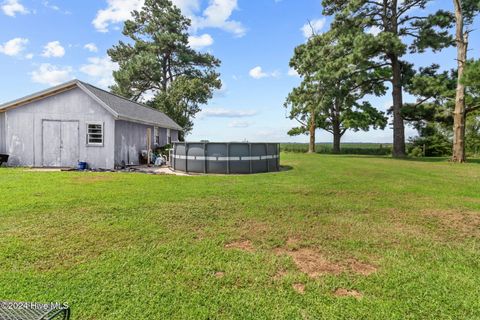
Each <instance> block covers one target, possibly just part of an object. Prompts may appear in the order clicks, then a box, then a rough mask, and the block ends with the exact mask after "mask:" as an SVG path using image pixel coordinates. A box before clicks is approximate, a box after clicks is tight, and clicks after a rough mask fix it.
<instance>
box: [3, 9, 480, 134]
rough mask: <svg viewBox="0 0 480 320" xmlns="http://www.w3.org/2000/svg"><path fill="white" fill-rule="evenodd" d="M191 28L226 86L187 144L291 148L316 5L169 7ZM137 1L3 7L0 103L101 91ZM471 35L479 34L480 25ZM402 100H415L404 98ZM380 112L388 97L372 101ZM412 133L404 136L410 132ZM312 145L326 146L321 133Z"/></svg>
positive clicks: (444, 61) (428, 57)
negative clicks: (49, 92)
mask: <svg viewBox="0 0 480 320" xmlns="http://www.w3.org/2000/svg"><path fill="white" fill-rule="evenodd" d="M174 3H176V4H177V5H178V6H179V7H180V8H181V9H182V11H183V13H184V14H185V15H187V16H189V17H190V18H191V19H192V21H193V27H192V30H191V36H192V38H191V43H192V45H194V46H196V47H197V48H198V49H199V50H205V51H208V52H211V53H212V54H214V55H215V56H216V57H218V58H219V59H221V60H222V66H221V68H220V70H219V71H220V73H221V75H222V76H221V77H222V81H223V84H224V87H223V89H222V90H220V91H219V92H217V93H216V94H215V97H214V99H212V100H211V101H210V103H209V104H208V105H207V106H204V111H203V112H202V113H201V114H199V115H198V117H197V119H196V120H195V126H194V130H193V132H192V134H191V135H190V136H188V137H187V139H188V140H201V139H209V140H212V141H229V140H232V141H234V140H244V139H246V140H249V141H296V142H306V141H307V140H308V138H307V136H298V137H289V136H288V135H287V133H286V132H287V131H288V130H289V128H291V127H292V126H294V125H295V122H293V121H291V120H288V119H287V118H286V111H285V109H284V108H283V102H284V100H285V97H286V96H287V94H288V93H289V92H290V90H291V89H292V88H293V87H294V86H296V85H297V84H298V83H299V82H300V79H299V78H298V77H296V76H295V75H294V74H292V73H291V72H289V67H288V62H289V59H290V57H291V56H292V53H293V49H294V48H295V46H297V45H299V44H301V43H302V42H304V41H305V39H306V38H305V34H304V31H303V30H302V27H303V26H304V25H305V24H306V23H307V22H308V21H311V22H312V23H313V24H314V25H315V26H316V27H317V28H318V31H319V32H322V31H325V30H327V29H328V25H329V18H325V17H322V14H321V13H322V8H321V4H320V3H321V1H320V0H301V1H299V0H255V1H252V0H174ZM140 5H141V0H82V1H60V0H48V1H46V0H0V30H2V32H1V33H0V66H1V70H2V73H1V77H0V93H1V94H0V102H6V101H9V100H13V99H16V98H18V97H21V96H24V95H27V94H29V93H32V92H35V91H38V90H42V89H44V88H47V87H50V86H51V85H54V84H58V83H61V82H65V81H68V80H70V79H73V78H78V79H81V80H84V81H87V82H90V83H92V84H94V85H97V86H100V87H104V88H106V87H107V86H108V85H109V84H111V81H112V78H111V71H112V70H113V69H115V68H116V66H115V65H114V64H113V63H111V62H110V60H109V59H108V57H107V55H106V51H107V49H108V48H110V47H111V46H112V45H114V44H115V43H117V42H118V41H119V40H120V39H122V34H121V32H120V30H121V27H122V21H123V20H125V19H126V18H128V16H129V12H130V11H131V10H132V9H135V8H138V7H139V6H140ZM451 6H452V4H451V1H448V0H442V1H438V0H437V1H435V2H433V4H432V6H431V7H430V8H429V10H435V9H438V8H443V9H447V10H451ZM474 28H475V29H477V30H478V29H480V25H479V23H478V21H477V22H476V23H475V26H474ZM478 33H479V31H475V32H474V33H472V35H471V44H470V49H471V51H470V53H469V54H470V57H479V50H478V48H479V45H480V37H479V36H478ZM407 60H409V61H410V62H414V63H415V64H416V66H417V67H418V66H425V65H428V64H430V63H432V62H435V63H438V64H440V65H441V66H442V68H443V69H449V68H452V67H454V66H455V50H454V49H453V48H450V49H447V50H444V51H442V52H441V53H436V54H434V53H431V52H428V53H426V54H424V55H421V56H420V55H415V56H408V57H407ZM406 99H407V100H409V99H413V98H412V97H408V96H407V97H406ZM371 102H372V103H373V104H374V105H375V106H376V107H377V108H379V109H381V110H385V109H386V108H387V107H388V106H389V105H390V102H391V96H390V93H388V94H387V95H386V96H385V97H380V98H372V99H371ZM414 134H415V132H414V131H413V130H411V129H409V130H407V136H411V135H414ZM391 137H392V133H391V130H390V129H388V128H387V129H385V130H384V131H381V130H379V131H370V132H366V133H364V132H348V133H347V134H346V135H345V136H344V138H343V141H345V142H357V141H360V142H391V139H392V138H391ZM317 139H318V141H331V135H330V134H328V133H326V132H324V131H321V130H319V131H318V133H317Z"/></svg>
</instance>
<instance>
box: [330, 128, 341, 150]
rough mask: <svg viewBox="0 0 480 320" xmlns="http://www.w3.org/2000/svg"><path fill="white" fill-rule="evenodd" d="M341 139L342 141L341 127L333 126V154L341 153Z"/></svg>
mask: <svg viewBox="0 0 480 320" xmlns="http://www.w3.org/2000/svg"><path fill="white" fill-rule="evenodd" d="M340 139H342V133H341V132H340V126H339V125H338V124H335V125H334V126H333V150H332V151H333V153H340Z"/></svg>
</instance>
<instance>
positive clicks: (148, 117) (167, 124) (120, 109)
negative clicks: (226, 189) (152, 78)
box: [0, 80, 182, 130]
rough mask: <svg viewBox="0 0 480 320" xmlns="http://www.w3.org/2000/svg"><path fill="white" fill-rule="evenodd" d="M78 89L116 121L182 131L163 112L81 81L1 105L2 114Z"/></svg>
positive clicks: (71, 82) (67, 83)
mask: <svg viewBox="0 0 480 320" xmlns="http://www.w3.org/2000/svg"><path fill="white" fill-rule="evenodd" d="M77 87H78V88H80V89H81V90H82V91H84V92H85V93H86V94H88V95H89V96H90V97H91V98H92V99H94V100H95V101H97V102H98V103H99V104H100V105H101V106H102V107H103V108H105V109H106V110H107V111H108V112H110V113H111V114H112V115H113V116H114V117H115V118H116V119H120V120H126V121H132V122H140V123H144V124H148V125H154V126H158V127H162V128H168V129H174V130H182V128H181V127H180V126H179V125H178V124H177V123H176V122H175V121H173V120H172V119H171V118H170V117H168V116H167V115H166V114H164V113H163V112H160V111H158V110H156V109H153V108H150V107H147V106H145V105H143V104H140V103H137V102H134V101H131V100H128V99H126V98H123V97H121V96H118V95H115V94H113V93H110V92H108V91H105V90H102V89H100V88H97V87H95V86H92V85H91V84H88V83H85V82H82V81H79V80H72V81H69V82H66V83H64V84H61V85H59V86H55V87H52V88H49V89H46V90H43V91H40V92H37V93H34V94H31V95H28V96H26V97H23V98H20V99H17V100H14V101H11V102H8V103H5V104H3V105H0V112H5V111H7V110H10V109H13V108H17V107H21V106H23V105H26V104H29V103H31V102H34V101H37V100H41V99H44V98H46V97H49V96H53V95H57V94H59V93H61V92H65V91H68V90H71V89H74V88H77Z"/></svg>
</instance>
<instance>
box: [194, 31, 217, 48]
mask: <svg viewBox="0 0 480 320" xmlns="http://www.w3.org/2000/svg"><path fill="white" fill-rule="evenodd" d="M188 43H189V44H190V47H192V48H193V49H202V48H205V47H208V46H211V45H212V44H213V38H212V36H211V35H209V34H208V33H205V34H202V35H201V36H190V37H188Z"/></svg>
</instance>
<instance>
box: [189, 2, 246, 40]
mask: <svg viewBox="0 0 480 320" xmlns="http://www.w3.org/2000/svg"><path fill="white" fill-rule="evenodd" d="M236 9H238V6H237V0H210V3H209V6H208V7H207V8H206V9H205V10H204V11H203V13H202V16H193V17H189V18H191V19H192V27H193V28H194V29H203V28H219V29H223V30H225V31H228V32H231V33H233V34H234V35H235V36H237V37H243V36H244V35H245V33H246V29H245V27H244V26H243V25H242V24H241V23H240V22H238V21H235V20H231V19H230V16H231V15H232V13H233V11H234V10H236Z"/></svg>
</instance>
